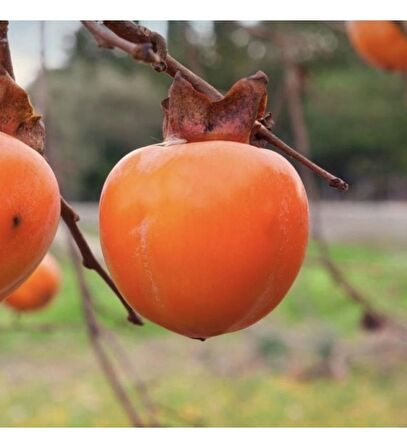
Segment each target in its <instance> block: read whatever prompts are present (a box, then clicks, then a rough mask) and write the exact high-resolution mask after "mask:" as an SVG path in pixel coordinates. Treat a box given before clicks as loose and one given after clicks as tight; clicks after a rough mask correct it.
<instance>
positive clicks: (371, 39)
mask: <svg viewBox="0 0 407 448" xmlns="http://www.w3.org/2000/svg"><path fill="white" fill-rule="evenodd" d="M347 29H348V35H349V39H350V41H351V43H352V45H353V46H354V48H355V50H356V51H357V52H358V53H359V55H360V56H361V57H362V58H363V59H364V60H365V61H366V62H368V63H369V64H372V65H374V66H376V67H379V68H382V69H385V70H395V71H407V32H406V31H404V30H403V29H402V27H401V25H399V24H397V23H395V22H392V21H389V20H376V21H355V22H349V23H348V24H347Z"/></svg>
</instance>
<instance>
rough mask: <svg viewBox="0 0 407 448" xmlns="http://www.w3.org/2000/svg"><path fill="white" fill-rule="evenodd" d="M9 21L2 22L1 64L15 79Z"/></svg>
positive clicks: (0, 27) (0, 28)
mask: <svg viewBox="0 0 407 448" xmlns="http://www.w3.org/2000/svg"><path fill="white" fill-rule="evenodd" d="M7 34H8V20H1V21H0V64H1V65H2V66H3V67H4V69H5V70H7V72H8V74H9V75H10V76H11V77H12V78H13V79H15V78H14V70H13V63H12V62H11V55H10V47H9V43H8V35H7Z"/></svg>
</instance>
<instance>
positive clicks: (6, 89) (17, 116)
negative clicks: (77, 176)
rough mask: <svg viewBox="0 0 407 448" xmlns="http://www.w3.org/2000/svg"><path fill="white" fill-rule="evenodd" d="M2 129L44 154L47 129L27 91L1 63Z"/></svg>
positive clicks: (0, 100)
mask: <svg viewBox="0 0 407 448" xmlns="http://www.w3.org/2000/svg"><path fill="white" fill-rule="evenodd" d="M0 131H1V132H4V133H5V134H9V135H12V136H13V137H16V138H18V139H19V140H21V141H22V142H24V143H25V144H27V145H28V146H30V147H31V148H33V149H35V150H36V151H38V152H39V153H41V154H42V152H43V150H44V142H45V129H44V125H43V123H42V120H41V115H38V114H36V113H35V111H34V108H33V106H32V104H31V102H30V98H29V97H28V94H27V92H26V91H25V90H24V89H23V88H22V87H20V86H19V85H18V84H17V83H16V82H15V81H14V79H13V78H12V77H11V76H10V75H9V74H8V73H7V71H6V70H5V69H4V68H3V67H2V66H1V65H0Z"/></svg>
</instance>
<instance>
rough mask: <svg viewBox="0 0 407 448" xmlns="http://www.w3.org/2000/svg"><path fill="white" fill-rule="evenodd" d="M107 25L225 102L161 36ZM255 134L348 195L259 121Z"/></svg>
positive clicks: (338, 181)
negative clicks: (146, 46) (147, 45)
mask: <svg viewBox="0 0 407 448" xmlns="http://www.w3.org/2000/svg"><path fill="white" fill-rule="evenodd" d="M104 25H105V28H108V29H109V30H111V31H112V32H113V33H115V34H116V35H117V36H119V37H121V38H123V39H125V40H127V41H129V42H132V43H135V44H140V43H146V42H150V43H152V45H153V48H154V49H155V51H156V54H157V55H158V56H159V58H160V61H161V64H159V65H157V64H155V65H154V68H155V69H158V67H159V71H163V72H165V73H167V74H168V75H169V76H171V77H174V76H175V74H176V73H177V72H180V73H181V74H182V76H183V77H184V78H185V79H186V80H188V81H189V82H190V83H191V84H192V85H193V86H194V87H195V89H197V90H198V91H200V92H202V93H205V94H206V95H208V96H209V97H210V98H211V99H214V100H220V99H222V98H223V95H222V94H221V93H220V92H219V91H218V90H217V89H215V88H214V87H213V86H211V85H210V84H209V83H208V82H206V81H205V80H204V79H202V78H201V77H199V76H198V75H196V74H195V73H193V72H192V71H191V70H189V69H188V68H186V67H185V66H184V65H182V64H181V63H179V62H178V61H177V60H176V59H174V58H173V57H172V56H171V55H170V54H169V53H168V51H167V46H166V44H165V40H164V38H163V37H162V36H160V35H159V34H158V33H153V32H152V31H150V30H149V29H148V28H146V27H142V26H140V25H137V24H135V23H134V22H131V21H105V22H104ZM101 26H102V25H101ZM87 28H88V30H89V31H90V32H91V33H92V34H93V36H94V37H95V39H96V41H97V42H98V40H100V34H98V33H94V30H93V29H91V28H89V27H87ZM136 59H137V58H136ZM255 130H256V134H257V141H259V142H264V141H265V142H267V143H270V144H271V145H273V146H274V147H276V148H278V149H279V150H280V151H282V152H284V153H285V154H286V155H288V156H289V157H292V158H293V159H295V160H297V161H298V162H300V163H302V164H303V165H305V166H306V167H307V168H309V169H310V170H311V171H313V172H314V173H315V174H317V175H318V176H320V177H321V178H323V179H324V180H325V181H326V182H327V183H328V184H329V185H330V186H331V187H333V188H336V189H338V190H341V191H346V190H347V189H348V184H347V183H346V182H345V181H344V180H342V179H340V178H338V177H337V176H334V175H333V174H331V173H329V172H328V171H326V170H324V169H323V168H321V167H319V166H318V165H316V164H315V163H314V162H312V161H311V160H309V159H308V158H307V157H305V156H304V155H302V154H300V153H298V152H297V151H296V150H295V149H294V148H291V147H290V146H289V145H287V144H286V143H285V142H283V141H282V140H281V139H280V138H278V137H277V136H276V135H274V134H273V133H272V132H271V131H270V130H269V129H267V128H266V127H265V126H264V125H263V124H262V123H260V122H259V121H257V122H256V124H255Z"/></svg>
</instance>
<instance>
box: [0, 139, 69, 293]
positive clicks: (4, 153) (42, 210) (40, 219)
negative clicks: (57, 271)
mask: <svg viewBox="0 0 407 448" xmlns="http://www.w3.org/2000/svg"><path fill="white" fill-rule="evenodd" d="M0 204H1V206H0V300H1V299H4V298H5V297H7V296H8V295H9V294H10V293H11V291H13V290H14V289H15V288H17V286H19V285H20V284H21V283H22V282H23V281H24V280H25V279H26V278H27V277H28V276H29V275H30V274H31V272H33V270H34V269H35V268H36V266H37V265H38V264H39V263H40V261H41V260H42V258H43V257H44V255H45V253H46V252H47V250H48V247H49V246H50V244H51V242H52V240H53V238H54V236H55V232H56V230H57V225H58V221H59V215H60V197H59V189H58V184H57V180H56V178H55V176H54V173H53V172H52V170H51V168H50V167H49V165H48V164H47V163H46V161H45V160H44V159H43V158H42V157H41V156H40V154H38V153H37V152H36V151H35V150H33V149H31V148H30V147H29V146H27V145H26V144H25V143H23V142H21V141H20V140H17V139H16V138H14V137H11V136H10V135H7V134H5V133H3V132H0Z"/></svg>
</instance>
